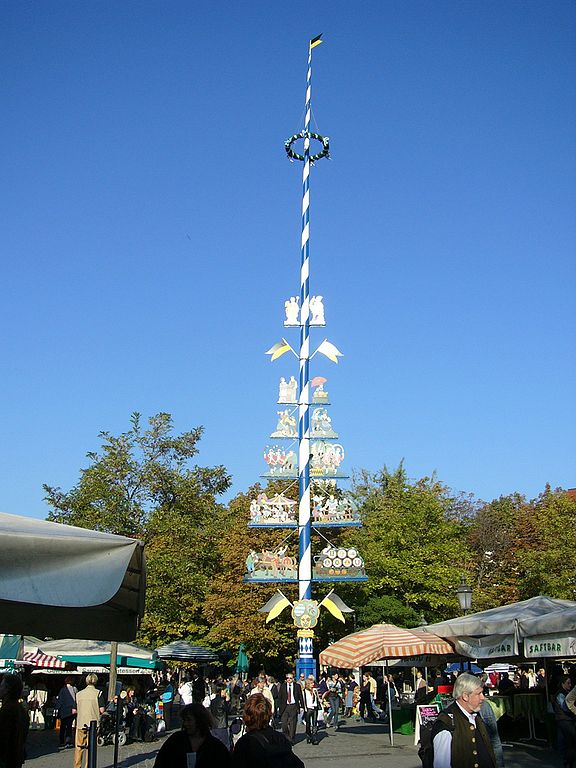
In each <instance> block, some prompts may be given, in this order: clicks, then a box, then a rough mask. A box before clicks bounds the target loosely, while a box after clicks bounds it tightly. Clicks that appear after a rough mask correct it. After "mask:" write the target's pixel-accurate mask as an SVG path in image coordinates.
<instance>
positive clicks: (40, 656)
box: [22, 651, 66, 669]
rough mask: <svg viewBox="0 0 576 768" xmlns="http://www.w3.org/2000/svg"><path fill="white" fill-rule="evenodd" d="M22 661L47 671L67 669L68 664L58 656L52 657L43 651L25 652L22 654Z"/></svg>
mask: <svg viewBox="0 0 576 768" xmlns="http://www.w3.org/2000/svg"><path fill="white" fill-rule="evenodd" d="M22 661H26V662H28V664H33V665H34V666H35V667H45V668H47V669H66V662H65V661H62V659H59V658H58V657H57V656H50V655H49V654H48V653H42V651H25V652H24V653H23V654H22Z"/></svg>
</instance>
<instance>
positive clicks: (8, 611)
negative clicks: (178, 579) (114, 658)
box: [0, 513, 146, 640]
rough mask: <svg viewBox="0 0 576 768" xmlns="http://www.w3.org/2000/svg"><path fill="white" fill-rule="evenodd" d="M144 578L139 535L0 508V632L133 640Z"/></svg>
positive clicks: (142, 594) (142, 596)
mask: <svg viewBox="0 0 576 768" xmlns="http://www.w3.org/2000/svg"><path fill="white" fill-rule="evenodd" d="M145 584H146V577H145V559H144V546H143V544H142V542H140V541H136V540H135V539H128V538H126V537H124V536H114V535H112V534H109V533H100V532H97V531H91V530H88V529H85V528H75V527H73V526H69V525H60V524H59V523H50V522H46V521H45V520H34V519H32V518H26V517H17V516H16V515H8V514H5V513H0V616H1V623H2V629H3V630H4V631H5V632H11V633H14V634H20V635H36V636H40V637H46V636H50V637H66V638H68V637H76V638H90V639H95V640H132V639H133V638H134V637H135V635H136V631H137V628H138V623H139V620H140V618H141V617H142V615H143V613H144V597H145Z"/></svg>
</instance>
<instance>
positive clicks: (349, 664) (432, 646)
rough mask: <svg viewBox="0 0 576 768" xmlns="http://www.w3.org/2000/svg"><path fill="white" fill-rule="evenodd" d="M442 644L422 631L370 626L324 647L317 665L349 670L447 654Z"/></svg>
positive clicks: (378, 625)
mask: <svg viewBox="0 0 576 768" xmlns="http://www.w3.org/2000/svg"><path fill="white" fill-rule="evenodd" d="M451 653H454V649H453V648H452V646H451V645H450V643H448V642H447V641H446V640H443V639H442V638H441V637H438V636H437V635H433V634H431V633H430V632H426V631H424V630H422V629H403V628H402V627H396V626H394V624H374V625H373V626H372V627H370V628H369V629H363V630H361V631H360V632H354V633H353V634H351V635H347V636H346V637H343V638H342V639H341V640H338V641H337V642H335V643H333V644H332V645H330V646H328V648H326V650H324V651H322V652H321V654H320V664H325V665H330V666H333V667H342V668H345V669H353V668H355V667H362V666H365V665H367V664H370V663H371V662H373V661H379V660H380V659H397V658H402V657H404V656H420V655H421V654H439V655H441V654H451Z"/></svg>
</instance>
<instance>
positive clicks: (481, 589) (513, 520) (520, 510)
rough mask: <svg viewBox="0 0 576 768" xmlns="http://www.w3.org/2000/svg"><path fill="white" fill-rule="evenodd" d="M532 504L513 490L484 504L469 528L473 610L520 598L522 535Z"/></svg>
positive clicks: (492, 606)
mask: <svg viewBox="0 0 576 768" xmlns="http://www.w3.org/2000/svg"><path fill="white" fill-rule="evenodd" d="M531 510H532V505H531V504H530V503H529V502H527V501H526V499H525V498H524V496H522V495H520V494H519V493H513V494H510V495H509V496H500V498H498V499H494V500H493V501H491V502H489V503H488V504H484V505H482V506H481V507H480V508H479V509H478V510H477V512H476V515H475V516H474V518H473V520H472V521H471V523H470V526H469V529H468V543H469V546H470V549H471V552H472V556H473V560H474V564H475V565H474V571H475V579H474V583H473V584H472V586H473V587H474V597H473V599H474V610H475V611H482V610H485V609H487V608H494V607H495V606H497V605H503V604H506V603H513V602H515V601H516V600H518V599H520V598H519V595H520V583H519V577H520V565H521V558H520V557H519V535H520V532H521V531H522V529H523V527H524V521H525V520H529V519H530V518H531Z"/></svg>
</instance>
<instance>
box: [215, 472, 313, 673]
mask: <svg viewBox="0 0 576 768" xmlns="http://www.w3.org/2000/svg"><path fill="white" fill-rule="evenodd" d="M261 490H262V489H261V488H260V486H258V485H256V486H254V487H252V488H251V489H249V491H248V493H246V494H244V493H240V494H238V495H237V496H236V497H235V498H234V499H232V501H231V502H230V504H229V506H228V509H227V511H226V512H225V513H224V515H223V516H222V518H221V520H220V526H221V531H220V536H219V537H218V540H217V544H216V550H217V559H218V567H217V568H216V569H215V572H214V575H213V578H212V580H211V584H210V589H209V591H208V593H207V596H206V601H205V604H204V616H205V620H206V622H207V624H209V625H210V627H211V629H210V631H209V633H208V641H209V642H210V643H211V644H212V645H213V646H214V647H219V648H227V649H230V650H232V649H237V648H238V646H239V644H240V643H245V645H246V649H247V652H248V654H249V656H250V657H251V663H252V665H255V666H258V667H259V666H260V665H263V666H265V667H266V666H267V667H268V668H270V665H271V664H273V663H274V660H275V659H277V658H283V659H285V660H286V662H288V663H289V662H291V661H293V659H294V658H295V655H296V650H297V646H296V641H295V629H294V626H293V623H292V618H291V614H290V609H289V608H286V609H285V610H284V612H283V613H282V614H281V615H280V616H279V617H278V618H276V619H274V621H272V622H270V623H268V624H266V614H262V613H259V608H261V607H262V606H263V605H264V604H265V603H266V602H267V601H268V599H269V598H270V597H271V596H272V595H273V594H274V593H275V592H276V590H277V588H278V586H277V585H276V584H270V585H268V584H262V585H254V584H244V583H243V582H242V579H243V576H244V573H245V571H246V568H245V559H246V556H247V554H248V552H249V551H250V550H251V549H255V550H262V549H268V548H270V549H274V547H276V546H278V544H279V537H282V536H286V531H278V530H269V531H267V530H263V529H249V528H248V521H249V519H250V515H249V506H250V500H251V499H252V498H254V497H255V496H256V495H257V494H258V493H259V492H261ZM276 490H278V488H277V487H275V486H274V485H272V484H271V485H269V486H268V488H267V489H266V491H267V493H269V494H273V493H274V492H275V491H276ZM297 545H298V538H297V534H296V535H295V536H294V537H293V542H290V549H289V554H296V551H297ZM281 589H282V592H283V593H284V594H285V595H286V596H287V597H288V599H289V600H295V599H297V597H298V591H297V587H296V586H295V585H291V584H287V585H283V586H282V587H281Z"/></svg>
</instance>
